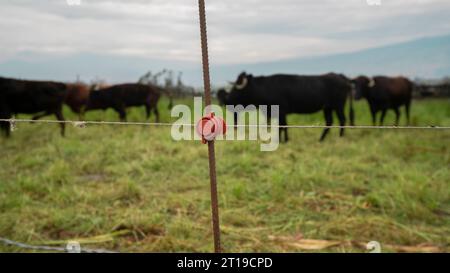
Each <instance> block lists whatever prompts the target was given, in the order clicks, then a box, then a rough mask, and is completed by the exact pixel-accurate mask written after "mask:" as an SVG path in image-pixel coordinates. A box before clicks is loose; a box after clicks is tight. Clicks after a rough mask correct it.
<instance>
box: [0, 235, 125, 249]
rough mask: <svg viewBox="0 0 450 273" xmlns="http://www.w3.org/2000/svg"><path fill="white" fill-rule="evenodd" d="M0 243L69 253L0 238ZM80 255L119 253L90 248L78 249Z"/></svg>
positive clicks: (52, 247)
mask: <svg viewBox="0 0 450 273" xmlns="http://www.w3.org/2000/svg"><path fill="white" fill-rule="evenodd" d="M0 242H1V243H3V244H4V245H7V246H14V247H18V248H23V249H31V250H41V251H52V252H70V251H69V250H68V249H67V248H64V247H55V246H43V245H29V244H25V243H20V242H16V241H13V240H10V239H7V238H3V237H0ZM80 252H81V253H119V252H116V251H111V250H106V249H91V248H80Z"/></svg>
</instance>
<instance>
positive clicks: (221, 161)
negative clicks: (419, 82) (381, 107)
mask: <svg viewBox="0 0 450 273" xmlns="http://www.w3.org/2000/svg"><path fill="white" fill-rule="evenodd" d="M184 102H187V100H185V101H184ZM449 105H450V104H449V102H448V101H445V100H440V101H439V100H426V101H415V102H414V104H413V108H412V123H413V125H441V126H450V106H449ZM160 108H161V112H162V114H163V121H171V120H170V118H169V112H168V110H167V101H163V103H161V105H160ZM356 113H357V124H358V125H363V124H370V123H371V122H370V116H369V115H368V109H367V105H366V104H365V103H364V102H359V103H357V104H356ZM21 117H25V116H21ZM66 117H67V118H68V119H72V120H74V119H76V117H75V115H73V114H71V113H69V112H68V110H66ZM143 117H144V109H133V110H131V111H130V118H129V120H132V121H142V120H143ZM86 118H87V119H89V120H112V121H114V120H117V119H118V118H117V114H116V113H114V112H113V111H107V112H92V113H88V114H87V116H86ZM393 121H394V115H393V113H391V112H390V113H389V115H388V116H387V118H386V124H392V123H393ZM404 122H405V121H404V119H402V124H404ZM289 123H290V124H323V118H322V114H321V113H318V114H314V115H309V116H300V115H292V116H290V117H289ZM320 133H321V130H318V129H307V130H306V129H291V130H290V137H291V141H290V142H289V143H288V144H282V145H281V146H280V147H279V149H278V150H277V151H276V152H266V153H264V152H260V151H259V143H258V142H245V141H237V142H218V143H217V148H216V151H217V155H216V157H217V176H218V183H219V201H220V213H221V225H222V241H223V247H224V250H225V251H228V252H247V251H256V252H298V251H305V250H302V249H300V248H297V247H296V246H295V245H292V244H290V242H291V241H296V240H297V239H298V238H300V237H303V238H306V239H321V240H338V241H345V242H350V241H354V242H363V243H365V242H369V241H373V240H376V241H379V242H380V243H381V244H382V247H383V245H403V246H416V245H422V244H427V245H432V246H436V247H438V248H439V249H440V250H441V251H447V252H448V251H449V250H450V168H449V166H450V150H449V149H450V145H449V140H450V132H449V131H434V130H433V131H431V130H430V131H425V130H421V131H414V130H411V131H406V130H383V131H382V130H347V132H346V137H345V138H339V137H338V130H332V131H331V134H330V135H329V137H328V138H327V140H326V141H325V142H324V143H319V142H318V138H319V136H320ZM0 147H1V157H0V166H1V167H0V236H2V237H8V238H10V239H13V240H17V241H22V242H28V243H32V244H39V243H43V242H49V241H57V242H58V241H66V240H71V239H74V238H88V239H89V238H91V237H95V236H99V235H104V234H113V233H114V232H117V231H123V230H128V231H130V232H129V233H127V234H125V235H122V236H116V237H115V238H114V240H112V241H108V242H103V243H98V242H97V243H95V240H93V241H94V244H88V245H86V246H87V247H102V248H107V249H115V250H119V251H123V252H180V251H188V252H190V251H195V252H209V251H211V250H212V249H213V247H212V233H211V220H210V215H211V213H210V201H209V200H210V196H209V194H210V193H209V177H208V159H207V148H206V146H205V145H202V144H201V143H200V142H195V141H184V142H175V141H173V140H172V139H171V137H170V128H165V127H161V128H160V127H143V126H129V127H128V126H126V127H125V126H120V127H117V126H116V127H114V126H95V125H91V126H88V127H87V128H85V129H79V128H74V127H72V126H68V129H67V137H66V138H61V137H60V136H59V129H58V125H55V124H50V125H38V124H28V123H26V124H23V123H20V124H18V130H17V131H15V132H14V133H13V136H12V138H11V139H9V140H5V139H1V140H0ZM383 250H384V251H395V249H390V248H389V247H384V248H383ZM0 251H18V252H19V251H25V250H23V249H18V248H14V247H6V246H3V245H0ZM321 251H327V252H328V251H331V252H355V251H365V250H364V249H363V248H360V247H358V246H357V244H343V245H341V246H339V247H334V248H328V249H324V250H321Z"/></svg>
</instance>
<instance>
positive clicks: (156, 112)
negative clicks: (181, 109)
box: [153, 107, 159, 123]
mask: <svg viewBox="0 0 450 273" xmlns="http://www.w3.org/2000/svg"><path fill="white" fill-rule="evenodd" d="M153 112H154V113H155V116H156V123H159V110H158V107H155V109H154V110H153Z"/></svg>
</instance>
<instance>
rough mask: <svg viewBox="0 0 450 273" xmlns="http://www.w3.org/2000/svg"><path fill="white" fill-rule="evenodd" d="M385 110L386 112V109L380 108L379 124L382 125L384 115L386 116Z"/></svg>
mask: <svg viewBox="0 0 450 273" xmlns="http://www.w3.org/2000/svg"><path fill="white" fill-rule="evenodd" d="M386 112H387V109H383V110H381V117H380V126H383V123H384V117H385V116H386Z"/></svg>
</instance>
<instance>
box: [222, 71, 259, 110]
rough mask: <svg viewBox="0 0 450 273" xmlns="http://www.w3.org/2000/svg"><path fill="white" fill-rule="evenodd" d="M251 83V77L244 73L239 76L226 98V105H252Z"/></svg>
mask: <svg viewBox="0 0 450 273" xmlns="http://www.w3.org/2000/svg"><path fill="white" fill-rule="evenodd" d="M252 81H253V76H252V75H250V74H247V73H245V72H242V73H241V74H239V76H238V78H237V80H236V82H235V83H234V84H233V88H232V89H231V92H230V94H229V95H228V97H227V104H229V105H239V104H241V105H244V106H247V105H249V104H252V84H253V83H252Z"/></svg>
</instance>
